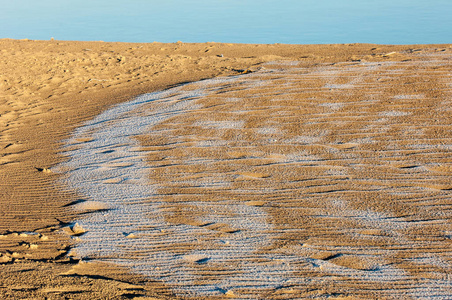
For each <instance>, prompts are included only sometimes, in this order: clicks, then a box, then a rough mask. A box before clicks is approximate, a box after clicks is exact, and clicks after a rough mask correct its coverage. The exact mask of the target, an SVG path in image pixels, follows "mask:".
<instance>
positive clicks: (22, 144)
mask: <svg viewBox="0 0 452 300" xmlns="http://www.w3.org/2000/svg"><path fill="white" fill-rule="evenodd" d="M0 51H1V55H2V59H1V60H0V124H1V126H0V130H1V135H0V201H1V202H0V205H1V210H0V270H1V272H0V298H2V299H25V298H30V299H47V298H50V299H185V298H187V299H201V298H206V299H213V298H215V299H222V298H229V299H231V298H232V299H244V298H250V299H293V298H299V299H303V298H329V299H381V298H388V299H421V298H425V299H427V298H434V297H439V298H442V299H447V296H448V295H449V296H450V295H451V293H452V289H451V283H452V281H451V280H452V279H451V277H450V274H451V273H452V261H451V254H452V253H451V236H452V226H451V220H452V213H451V208H452V201H451V199H452V198H451V191H452V180H451V177H450V172H451V170H452V167H451V166H452V165H451V164H452V158H451V155H450V150H451V147H452V135H451V130H450V129H451V126H452V110H451V107H452V106H451V105H452V75H451V74H452V64H451V59H452V46H451V45H403V46H402V45H400V46H385V45H371V44H344V45H280V44H272V45H246V44H221V43H203V44H188V43H182V42H179V43H173V44H162V43H148V44H136V43H133V44H132V43H109V42H108V43H107V42H70V41H57V40H50V41H33V40H9V39H3V40H0ZM212 78H215V80H213V81H209V80H208V79H212ZM200 80H202V81H201V82H199V83H197V82H198V81H200ZM182 84H184V85H182ZM162 91H163V92H162ZM153 92H155V94H147V93H153ZM142 94H147V96H142V97H143V98H141V101H137V103H135V104H130V105H132V106H127V104H126V103H128V101H131V100H133V99H135V97H137V96H139V95H142ZM153 97H154V98H153ZM115 105H119V106H115ZM121 105H125V106H121ZM133 105H135V106H133ZM115 107H116V108H117V111H118V112H115V113H112V112H111V109H114V108H115ZM103 114H106V115H103ZM155 114H157V116H155ZM104 116H105V118H107V120H109V121H112V120H113V119H108V118H113V117H112V116H114V118H115V120H116V119H119V120H125V121H127V122H129V123H127V122H125V121H124V122H125V123H124V124H125V125H124V124H122V125H121V124H119V125H117V128H118V129H116V130H117V133H119V134H118V137H121V132H124V128H130V124H141V123H139V120H144V121H145V122H148V123H143V125H142V126H141V125H140V126H137V128H138V129H136V130H135V129H134V130H131V131H130V132H131V133H130V134H129V136H130V137H133V138H131V139H128V140H121V144H122V143H130V147H132V148H133V147H135V148H137V147H138V148H140V149H141V150H139V151H140V154H139V155H138V154H137V156H136V157H137V159H138V160H139V161H140V163H141V162H143V165H138V167H137V168H136V170H135V169H134V168H135V167H136V166H137V163H136V161H132V162H133V163H130V161H129V162H124V161H122V160H120V159H123V158H124V157H126V156H127V157H129V154H124V153H122V154H121V153H119V152H118V149H119V148H118V147H117V146H118V145H113V146H112V145H111V141H112V139H113V138H116V137H110V138H111V140H105V141H102V142H100V144H90V143H91V142H92V141H94V140H96V137H95V135H94V133H93V132H98V133H99V136H106V135H108V134H110V131H108V130H107V129H109V128H110V125H108V124H110V123H108V122H106V124H107V125H108V126H103V125H101V126H97V125H96V121H92V120H96V119H95V118H96V117H97V118H99V119H98V120H102V118H104ZM135 116H141V117H142V119H139V120H138V119H134V118H135ZM162 116H165V117H164V118H163V117H162ZM156 118H157V119H158V120H157V121H156ZM144 121H143V122H144ZM90 122H91V123H90ZM113 123H114V122H113ZM114 124H116V123H114ZM81 126H82V127H81ZM83 126H84V127H83ZM96 126H97V127H96ZM115 126H116V125H115ZM121 126H123V127H121ZM124 126H126V127H124ZM77 128H85V129H86V130H85V129H84V130H85V131H84V132H83V133H81V134H80V136H74V132H75V131H76V130H77ZM111 128H116V127H114V126H111ZM121 128H122V129H121ZM102 130H107V131H105V132H108V134H100V133H101V132H104V131H102ZM82 131H83V130H82ZM112 131H114V130H113V129H112ZM112 136H113V135H112ZM129 136H127V138H129ZM71 138H73V140H72V141H71V140H70V139H71ZM99 140H101V139H99ZM109 143H110V144H109ZM90 145H91V146H92V147H91V148H89V147H90ZM85 146H86V147H85ZM63 147H69V148H70V147H72V148H70V149H69V150H65V151H66V152H65V151H63V150H64V149H63ZM71 149H72V150H73V153H72V154H71V153H69V152H70V151H71ZM74 149H75V150H74ZM77 149H82V150H83V151H85V152H83V151H81V152H80V154H79V153H78V152H77V151H76V150H77ZM127 149H129V150H125V151H126V152H127V151H130V148H127ZM67 151H69V152H67ZM89 151H94V152H89ZM114 151H116V152H117V153H119V154H118V156H111V155H112V154H111V153H112V152H114ZM99 153H102V154H106V155H107V154H108V155H110V156H109V157H107V158H105V160H103V159H104V158H101V159H98V158H97V156H95V155H97V154H99ZM127 153H128V152H127ZM70 155H73V156H72V160H71V159H70ZM76 155H81V156H76ZM74 157H83V158H77V159H75V158H74ZM90 157H92V158H94V160H93V161H90V160H89V158H90ZM131 159H134V158H131ZM68 161H69V162H68ZM81 162H82V163H83V164H82V163H81ZM113 163H115V165H114V166H112V164H113ZM89 164H91V165H92V164H97V165H96V168H105V169H112V168H116V169H120V168H126V169H123V170H124V172H125V173H126V174H129V177H133V176H132V175H130V174H135V173H133V172H135V171H136V172H141V171H140V170H143V169H145V170H147V171H146V172H147V173H144V175H143V176H144V177H143V178H145V179H146V180H145V183H141V182H140V183H139V186H140V187H138V185H137V187H136V188H133V190H135V191H136V190H139V188H142V186H143V185H145V186H149V191H152V193H151V192H148V194H143V193H141V194H139V195H138V194H137V196H136V197H135V196H134V197H135V198H136V199H135V198H134V199H135V200H136V201H135V202H136V203H138V204H139V205H140V209H142V207H144V208H143V209H144V211H145V213H143V215H142V216H141V215H140V217H139V218H138V217H136V218H135V217H131V216H130V215H129V217H130V220H129V219H124V220H123V219H120V218H119V217H118V215H115V214H113V212H115V211H121V209H122V206H121V205H124V204H123V203H115V202H114V201H115V199H113V198H114V197H112V198H111V199H110V198H109V196H108V195H106V194H101V193H99V194H96V195H95V193H92V194H91V195H88V194H90V190H94V189H96V188H97V187H96V185H95V184H96V182H97V181H99V180H97V181H96V180H94V179H93V180H91V179H90V178H91V177H87V179H83V180H82V181H81V182H82V184H81V185H77V184H76V183H75V182H76V180H77V178H83V176H84V175H86V170H85V169H84V168H85V165H89ZM132 165H133V167H134V168H131V166H132ZM127 168H129V169H127ZM77 170H83V171H82V173H83V174H81V175H80V174H79V173H77ZM71 174H74V175H71ZM137 174H138V173H137ZM82 175H83V176H82ZM71 176H72V177H71ZM80 176H81V177H80ZM93 176H94V175H93ZM96 176H97V175H96ZM115 176H116V175H115ZM121 176H123V175H118V176H116V177H112V175H111V173H106V175H105V178H104V177H102V180H101V181H102V183H103V184H107V185H108V186H115V185H117V186H121V184H123V181H124V180H125V181H126V182H127V184H128V186H130V184H133V180H131V179H130V178H127V179H124V178H123V177H121ZM137 176H142V175H141V173H139V174H138V175H137ZM73 178H74V179H73ZM92 178H94V177H92ZM137 180H138V179H137ZM140 180H141V179H140ZM129 181H130V182H129ZM84 189H86V190H84ZM114 192H115V193H116V196H118V195H119V193H124V195H123V196H121V197H122V198H124V197H126V195H127V193H128V191H122V190H121V189H120V188H119V189H114ZM121 195H122V194H121ZM143 195H144V196H143ZM95 197H99V199H97V198H96V199H95ZM137 197H142V198H139V199H138V198H137ZM137 199H138V200H137ZM135 202H134V203H135ZM113 205H117V206H115V209H112V206H113ZM133 205H135V204H132V206H130V207H132V208H130V209H131V210H130V211H131V212H132V213H130V214H133V215H134V216H135V215H138V212H136V211H138V210H139V209H138V208H134V207H135V206H133ZM127 207H129V206H127ZM134 209H136V211H135V210H134ZM130 211H129V212H130ZM156 211H158V215H157V213H155V216H154V215H153V213H154V212H156ZM110 213H112V214H111V215H109V214H110ZM125 214H127V213H125ZM140 214H141V210H140ZM101 215H102V216H104V217H105V218H106V220H104V221H102V222H105V223H99V222H100V221H98V220H99V219H98V217H99V216H101ZM245 220H248V221H249V222H245ZM96 222H97V223H96ZM121 222H130V224H132V225H133V226H135V225H136V228H139V229H136V230H132V229H130V230H129V231H127V230H128V229H127V230H126V229H124V230H123V231H124V232H121V233H124V235H125V239H124V241H125V243H126V242H127V241H129V240H131V241H135V244H133V243H132V242H131V243H132V244H130V245H129V244H125V245H126V246H127V247H129V246H131V245H134V247H135V246H136V245H137V244H138V245H140V244H142V243H143V241H144V242H145V244H146V245H148V248H147V249H148V250H146V251H142V250H140V249H135V248H134V249H135V250H134V251H129V250H127V249H125V250H117V251H116V250H115V251H113V252H114V253H117V252H121V251H124V253H123V254H121V255H122V256H121V259H119V258H118V259H117V260H115V259H116V258H115V257H114V256H115V254H113V255H110V254H108V255H106V254H105V253H108V251H111V249H116V248H112V247H113V246H112V245H114V244H115V243H116V240H114V239H113V240H108V239H107V238H105V240H103V239H104V237H103V234H105V232H106V231H102V229H101V228H103V227H106V226H107V227H111V228H114V227H115V226H116V227H118V226H123V227H124V226H126V225H127V224H125V223H121ZM133 222H136V224H135V225H134V224H133ZM152 222H154V223H152ZM151 223H152V224H153V226H152V230H150V229H149V226H150V225H149V224H151ZM121 224H123V225H121ZM124 224H125V225H124ZM130 224H129V225H130ZM146 224H148V225H149V226H148V227H146ZM90 226H91V227H90ZM90 228H91V230H90ZM94 228H98V229H96V230H94ZM124 228H125V227H124ZM156 230H159V231H158V232H157V231H156ZM132 231H133V232H132ZM127 238H128V239H127ZM247 240H249V242H246V241H247ZM89 241H91V243H94V241H103V242H102V243H101V244H102V245H101V246H99V249H98V250H99V251H98V252H96V253H93V249H94V248H95V247H93V244H90V242H89ZM220 242H221V243H224V244H225V245H226V246H224V245H220ZM83 243H85V244H83ZM162 243H163V245H162ZM230 244H232V245H236V248H232V249H236V250H227V249H228V248H227V247H228V245H230ZM83 245H86V246H83ZM84 247H85V248H84ZM162 247H163V248H164V249H163V250H162ZM155 249H157V250H155ZM96 251H97V250H96ZM140 251H142V252H140ZM153 251H154V252H155V253H160V252H159V251H165V255H162V256H161V257H160V258H159V259H155V257H153V256H149V255H150V253H151V254H152V253H154V252H153ZM168 253H169V254H168ZM107 256H108V257H107ZM143 257H146V259H143V260H142V261H146V264H143V263H141V262H140V259H142V258H143ZM150 257H152V259H151V258H150ZM175 257H176V258H177V259H176V258H175ZM143 265H145V267H143ZM160 268H167V270H163V271H162V270H161V269H160ZM151 269H152V270H153V271H151ZM172 274H178V275H177V276H178V277H177V278H176V279H172V277H171V276H172ZM255 274H260V275H255ZM219 278H220V279H219Z"/></svg>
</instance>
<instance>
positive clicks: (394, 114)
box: [379, 110, 409, 117]
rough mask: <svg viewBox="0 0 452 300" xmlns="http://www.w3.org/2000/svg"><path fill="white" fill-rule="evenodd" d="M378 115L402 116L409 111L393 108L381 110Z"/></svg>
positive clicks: (406, 114)
mask: <svg viewBox="0 0 452 300" xmlns="http://www.w3.org/2000/svg"><path fill="white" fill-rule="evenodd" d="M379 115H380V116H383V117H403V116H408V115H409V113H407V112H404V111H395V110H393V111H385V112H381V113H380V114H379Z"/></svg>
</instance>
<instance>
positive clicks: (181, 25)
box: [0, 0, 452, 44]
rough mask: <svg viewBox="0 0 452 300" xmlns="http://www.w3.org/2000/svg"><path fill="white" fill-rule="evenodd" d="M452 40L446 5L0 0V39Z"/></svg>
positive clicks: (451, 13)
mask: <svg viewBox="0 0 452 300" xmlns="http://www.w3.org/2000/svg"><path fill="white" fill-rule="evenodd" d="M51 37H54V38H55V39H58V40H103V41H123V42H153V41H159V42H176V41H179V40H180V41H183V42H207V41H214V42H230V43H288V44H313V43H315V44H324V43H354V42H360V43H381V44H418V43H451V42H452V0H278V1H276V0H158V1H157V0H129V1H125V0H123V1H119V0H109V1H104V0H98V1H95V0H38V1H37V0H14V1H13V0H0V38H15V39H22V38H29V39H41V40H42V39H50V38H51Z"/></svg>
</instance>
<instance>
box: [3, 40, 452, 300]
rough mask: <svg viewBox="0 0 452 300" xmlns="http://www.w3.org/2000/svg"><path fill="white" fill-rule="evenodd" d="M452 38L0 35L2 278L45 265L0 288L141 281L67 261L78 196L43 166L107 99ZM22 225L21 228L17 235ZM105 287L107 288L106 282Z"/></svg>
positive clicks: (381, 54)
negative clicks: (346, 40)
mask: <svg viewBox="0 0 452 300" xmlns="http://www.w3.org/2000/svg"><path fill="white" fill-rule="evenodd" d="M88 47H89V48H88ZM451 47H452V46H451V45H394V46H386V45H372V44H352V45H279V44H278V45H274V44H272V45H259V44H252V45H247V44H238V45H237V44H235V45H234V44H221V43H203V44H186V43H174V44H161V43H150V44H142V43H108V42H69V41H21V40H9V39H2V40H0V51H1V53H2V55H3V60H2V62H1V64H2V65H0V70H2V72H1V73H0V88H1V90H0V92H1V94H2V95H4V96H3V97H4V98H2V99H1V101H2V102H1V103H0V115H1V121H2V131H1V140H0V143H1V144H0V150H1V152H0V154H1V156H0V164H1V169H0V181H1V182H2V185H1V191H0V195H1V197H2V208H4V209H2V212H1V214H0V220H1V221H0V235H2V236H0V242H1V247H0V253H1V254H2V256H1V257H0V259H1V260H2V262H4V263H5V264H2V265H0V268H1V269H2V271H3V272H2V274H3V275H2V277H1V278H0V285H3V286H9V285H11V284H12V283H11V280H12V279H13V278H16V279H15V281H17V280H24V278H23V277H20V276H21V275H20V274H22V272H18V270H25V269H29V270H32V271H29V272H25V273H28V274H33V275H32V276H30V278H37V277H39V276H43V274H44V273H48V274H53V275H47V276H44V277H45V278H47V280H43V281H41V282H40V287H39V288H37V289H34V288H30V289H29V290H28V291H27V289H26V288H23V289H13V290H12V289H9V288H8V287H6V288H3V289H1V290H0V295H5V296H7V295H9V294H8V293H16V296H17V295H19V296H20V295H22V296H23V295H27V293H30V292H33V293H35V295H47V294H46V293H48V292H44V290H45V288H46V289H51V288H56V287H55V286H66V287H67V285H68V282H69V281H70V280H69V279H73V280H76V279H74V277H70V278H68V277H61V276H58V274H61V273H65V272H69V274H67V275H70V274H71V272H72V275H73V274H83V273H84V272H85V273H86V274H88V278H90V280H91V281H92V282H93V286H94V287H93V288H92V291H91V293H94V294H95V293H96V288H98V289H100V286H101V285H102V284H105V282H104V281H105V279H98V278H97V279H96V276H100V275H99V274H101V275H102V276H105V275H106V274H107V275H108V276H105V277H108V278H110V277H111V278H129V277H130V278H132V279H133V280H135V282H140V280H144V279H142V278H141V279H137V276H136V275H130V274H127V273H121V272H120V271H118V269H114V268H113V271H112V270H111V267H109V266H107V267H105V266H102V267H100V266H97V265H90V264H89V263H88V264H86V265H83V267H81V266H79V265H74V264H75V263H76V262H75V261H74V262H72V261H71V260H70V259H69V258H67V257H66V254H67V252H68V251H69V249H70V247H71V241H70V239H69V237H67V236H65V235H64V234H63V233H62V231H61V230H62V228H64V227H67V224H68V223H70V222H72V221H73V220H75V219H76V218H78V217H79V216H78V215H77V214H76V213H75V212H74V211H72V209H71V208H70V205H69V204H70V203H73V202H76V201H77V200H78V195H77V194H75V193H74V192H72V191H66V190H65V188H64V187H61V186H59V184H58V183H57V181H58V177H59V175H58V174H53V173H50V172H45V171H46V170H48V169H50V168H51V167H52V166H55V165H56V164H58V163H59V162H61V161H63V160H64V157H63V156H62V155H61V154H60V146H61V141H62V140H63V139H65V138H67V137H69V134H70V133H71V132H72V131H73V130H74V129H75V128H76V127H78V126H80V124H82V123H83V122H84V121H87V120H89V119H91V118H93V117H94V116H96V115H98V114H99V113H100V112H102V111H105V110H106V109H107V108H109V107H111V106H112V105H114V104H118V103H121V102H125V101H127V100H130V99H132V98H134V97H135V96H137V95H140V94H143V93H149V92H153V91H158V90H165V89H167V88H170V87H172V86H175V85H178V84H181V83H184V82H194V81H198V80H201V79H207V78H212V77H217V76H228V75H237V74H240V73H245V72H246V70H248V69H250V70H251V71H254V70H255V69H256V68H258V67H259V66H260V65H261V64H263V63H265V62H269V61H275V60H296V61H299V62H300V65H302V66H306V67H309V66H314V65H316V64H319V63H331V64H334V63H337V62H343V61H348V62H353V61H358V60H360V61H403V60H405V59H410V57H409V55H408V53H409V52H410V51H425V49H430V50H429V51H433V52H434V51H435V50H434V49H435V48H437V49H440V50H439V51H441V50H442V49H444V51H448V52H450V51H451V49H452V48H451ZM416 49H421V50H416ZM422 49H424V50H422ZM112 78H113V79H112ZM25 232H28V233H29V234H28V236H21V235H23V234H24V233H25ZM25 235H27V234H25ZM68 264H69V266H71V267H73V268H75V269H77V268H78V269H77V271H71V270H74V269H73V268H72V269H71V268H69V267H68ZM68 269H69V270H68ZM105 270H109V271H105ZM18 274H19V275H18ZM17 276H19V277H17ZM27 276H28V275H27ZM49 276H50V277H49ZM89 276H91V277H89ZM50 278H51V279H50ZM27 280H28V279H27ZM77 280H81V281H83V280H84V279H83V278H78V279H77ZM115 280H116V279H115ZM30 281H31V279H30V280H29V285H28V286H29V287H30V286H32V283H31V282H30ZM51 281H52V282H51ZM114 282H115V284H119V283H118V282H121V280H119V279H118V280H117V281H114ZM25 285H26V284H25ZM150 286H152V284H151V285H150ZM150 286H148V288H149V289H146V291H147V293H150V294H152V293H153V291H154V290H153V289H154V288H155V286H153V287H152V288H150ZM43 287H45V288H43ZM123 289H124V290H126V289H127V288H124V287H123ZM164 289H165V287H164V286H162V285H158V284H157V288H155V290H158V291H159V292H158V293H157V294H160V293H163V296H164V297H169V296H171V292H170V291H165V292H162V290H164ZM13 291H14V292H13ZM85 292H86V293H89V291H85ZM97 292H99V290H97ZM109 292H110V293H115V291H114V288H112V289H111V290H110V291H109ZM116 292H117V291H116ZM85 295H88V294H85ZM111 295H113V294H111ZM165 295H166V296H165Z"/></svg>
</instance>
